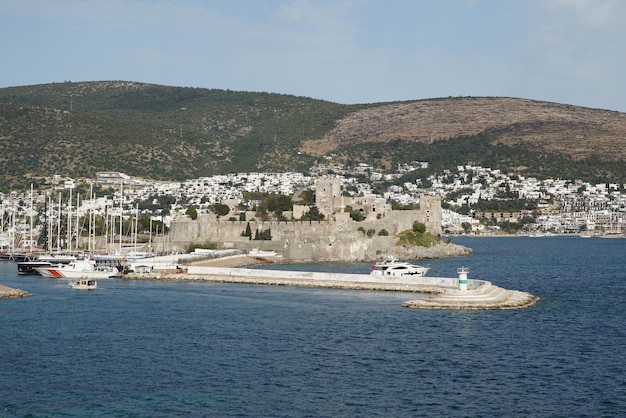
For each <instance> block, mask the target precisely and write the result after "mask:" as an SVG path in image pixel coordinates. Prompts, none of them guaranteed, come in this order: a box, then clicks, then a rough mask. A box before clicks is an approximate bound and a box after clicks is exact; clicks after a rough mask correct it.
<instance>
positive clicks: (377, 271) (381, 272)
mask: <svg viewBox="0 0 626 418" xmlns="http://www.w3.org/2000/svg"><path fill="white" fill-rule="evenodd" d="M428 270H430V267H423V266H419V265H417V264H413V263H408V262H404V261H398V260H396V259H395V258H393V257H391V258H389V259H387V260H384V261H380V262H377V263H374V264H372V271H371V272H370V274H371V275H372V276H383V277H384V276H417V277H421V276H425V275H426V273H428Z"/></svg>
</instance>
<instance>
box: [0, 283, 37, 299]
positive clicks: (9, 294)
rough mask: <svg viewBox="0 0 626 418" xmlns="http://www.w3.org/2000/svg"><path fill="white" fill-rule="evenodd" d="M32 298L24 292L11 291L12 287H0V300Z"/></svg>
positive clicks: (19, 290) (18, 290)
mask: <svg viewBox="0 0 626 418" xmlns="http://www.w3.org/2000/svg"><path fill="white" fill-rule="evenodd" d="M26 296H32V295H31V294H30V293H28V292H27V291H25V290H21V289H13V288H12V287H8V286H3V285H0V299H13V298H23V297H26Z"/></svg>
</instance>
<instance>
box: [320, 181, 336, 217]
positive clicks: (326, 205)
mask: <svg viewBox="0 0 626 418" xmlns="http://www.w3.org/2000/svg"><path fill="white" fill-rule="evenodd" d="M340 197H341V182H340V181H339V179H338V178H336V177H322V178H320V179H319V180H317V183H316V184H315V206H317V208H318V209H319V211H320V213H322V214H324V216H325V217H326V219H332V215H333V213H335V202H338V198H340Z"/></svg>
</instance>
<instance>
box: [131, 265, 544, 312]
mask: <svg viewBox="0 0 626 418" xmlns="http://www.w3.org/2000/svg"><path fill="white" fill-rule="evenodd" d="M124 278H126V279H134V280H172V281H196V282H212V283H242V284H258V285H274V286H302V287H318V288H334V289H354V290H378V291H393V292H412V293H422V294H425V295H426V296H424V297H423V298H420V299H416V300H409V301H407V302H404V303H403V306H405V307H408V308H418V309H519V308H525V307H528V306H531V305H533V304H534V303H535V302H536V301H537V300H539V298H538V297H536V296H534V295H531V294H529V293H526V292H520V291H515V290H506V289H503V288H500V287H498V286H494V285H492V284H491V282H488V281H485V280H476V279H467V280H466V281H465V280H464V281H463V287H464V288H465V289H464V290H461V289H460V288H459V285H460V283H459V279H458V278H448V277H428V276H425V277H407V276H400V277H389V276H387V277H373V276H371V275H369V274H341V273H337V274H335V273H321V272H303V271H286V270H256V269H248V268H230V267H207V266H189V267H188V268H187V270H186V271H184V272H182V273H165V272H163V273H159V272H152V273H147V274H128V275H126V276H124Z"/></svg>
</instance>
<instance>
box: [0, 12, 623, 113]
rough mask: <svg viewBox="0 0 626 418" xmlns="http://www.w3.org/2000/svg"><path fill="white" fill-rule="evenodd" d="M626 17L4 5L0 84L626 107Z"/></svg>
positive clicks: (0, 17)
mask: <svg viewBox="0 0 626 418" xmlns="http://www.w3.org/2000/svg"><path fill="white" fill-rule="evenodd" d="M624 21H626V1H624V0H0V37H1V39H2V41H1V42H0V53H1V55H0V56H1V58H0V88H2V87H12V86H24V85H32V84H43V83H52V82H63V81H74V82H76V81H102V80H125V81H136V82H144V83H155V84H162V85H169V86H183V87H202V88H216V89H230V90H236V91H254V92H270V93H281V94H291V95H296V96H305V97H311V98H315V99H321V100H328V101H332V102H336V103H343V104H354V103H378V102H391V101H404V100H418V99H428V98H436V97H448V96H506V97H519V98H528V99H534V100H545V101H550V102H557V103H565V104H572V105H577V106H586V107H591V108H601V109H609V110H617V111H620V112H626V94H624V93H625V91H624V90H625V89H624V82H623V80H624V76H625V75H626V25H624V24H623V22H624Z"/></svg>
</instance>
